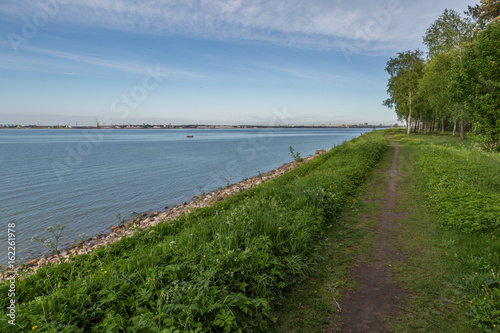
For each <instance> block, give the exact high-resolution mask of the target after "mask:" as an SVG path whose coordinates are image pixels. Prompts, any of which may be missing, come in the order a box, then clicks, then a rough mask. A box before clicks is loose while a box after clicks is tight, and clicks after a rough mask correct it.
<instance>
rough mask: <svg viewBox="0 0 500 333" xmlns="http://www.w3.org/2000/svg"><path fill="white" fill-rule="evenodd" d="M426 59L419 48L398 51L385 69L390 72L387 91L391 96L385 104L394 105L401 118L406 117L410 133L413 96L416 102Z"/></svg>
mask: <svg viewBox="0 0 500 333" xmlns="http://www.w3.org/2000/svg"><path fill="white" fill-rule="evenodd" d="M423 68H424V60H423V59H422V52H421V51H419V50H414V51H406V52H402V53H401V52H400V53H398V56H397V57H396V58H391V59H390V60H389V61H388V62H387V66H386V68H385V71H386V72H387V73H388V74H389V76H390V77H389V82H388V83H387V93H388V94H389V96H390V98H388V99H387V100H385V101H384V102H383V104H384V105H385V106H387V107H390V108H392V107H394V109H395V111H396V114H397V116H398V119H399V120H402V119H405V120H406V121H407V125H408V134H409V130H410V128H411V117H412V96H413V103H415V101H414V100H415V98H416V93H417V91H418V82H419V80H420V78H421V77H422V75H423V72H422V70H423Z"/></svg>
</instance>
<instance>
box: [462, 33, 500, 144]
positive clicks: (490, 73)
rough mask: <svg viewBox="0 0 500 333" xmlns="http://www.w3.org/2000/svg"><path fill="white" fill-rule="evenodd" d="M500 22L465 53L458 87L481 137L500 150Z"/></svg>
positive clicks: (482, 35)
mask: <svg viewBox="0 0 500 333" xmlns="http://www.w3.org/2000/svg"><path fill="white" fill-rule="evenodd" d="M499 43H500V23H492V24H489V25H488V27H487V28H486V29H485V30H484V31H482V32H481V33H480V34H479V36H478V37H477V43H476V44H475V45H474V46H473V47H472V48H471V49H470V50H469V51H468V52H467V53H466V54H465V56H464V59H463V67H462V71H461V72H460V73H459V75H458V76H457V78H456V81H457V85H456V90H457V93H458V94H459V95H461V96H462V98H463V99H464V100H465V101H466V105H467V106H468V109H469V110H470V112H471V116H472V118H473V120H474V125H475V127H476V130H477V134H478V138H479V139H480V141H481V142H482V143H483V144H484V145H485V147H486V148H488V149H490V150H497V151H500V48H499V47H498V45H499Z"/></svg>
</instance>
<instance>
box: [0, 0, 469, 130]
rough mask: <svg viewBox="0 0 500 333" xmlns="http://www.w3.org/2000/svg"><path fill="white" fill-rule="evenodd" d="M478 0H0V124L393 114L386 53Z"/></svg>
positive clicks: (353, 118) (415, 41) (330, 119)
mask: <svg viewBox="0 0 500 333" xmlns="http://www.w3.org/2000/svg"><path fill="white" fill-rule="evenodd" d="M475 3H476V2H471V1H462V0H422V1H410V0H384V1H375V0H370V1H368V0H352V1H338V0H329V1H327V0H310V1H303V0H268V1H261V0H247V1H243V0H220V1H215V0H198V1H188V0H182V1H181V0H163V1H158V0H150V1H144V2H139V1H129V0H79V1H72V0H39V1H31V0H23V1H18V0H3V1H2V2H1V3H0V17H1V23H0V31H1V32H2V33H1V36H2V38H1V40H0V91H1V93H0V94H1V95H0V96H1V99H0V103H1V104H0V124H4V123H18V122H21V123H22V124H35V123H38V122H39V123H40V124H49V123H50V124H55V123H61V124H67V123H71V124H72V125H74V124H75V123H76V122H78V123H79V124H85V125H87V124H95V121H96V119H98V120H99V121H100V122H105V123H108V124H109V123H114V124H127V123H143V122H146V123H158V124H163V123H166V124H168V123H172V124H192V123H200V124H201V123H204V124H207V123H208V124H268V125H271V124H278V123H279V124H282V123H286V124H306V125H307V124H330V123H331V124H343V123H360V122H363V123H364V122H368V123H376V124H378V123H385V124H391V123H394V122H396V117H395V115H394V112H393V111H392V110H389V109H387V108H385V107H383V106H382V101H383V100H384V99H385V98H387V96H386V83H387V75H386V73H385V72H384V67H385V64H386V62H387V60H388V59H389V58H390V57H394V56H395V55H396V52H399V51H405V50H408V49H414V48H420V49H422V50H425V48H424V46H423V45H422V36H423V35H424V33H425V30H426V28H427V27H428V26H429V25H430V24H431V23H432V22H433V21H434V20H435V19H437V18H438V16H439V15H440V14H441V13H442V12H443V11H444V9H445V8H449V9H455V10H457V11H459V12H463V11H464V10H466V9H467V5H474V4H475Z"/></svg>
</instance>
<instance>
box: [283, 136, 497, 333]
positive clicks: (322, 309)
mask: <svg viewBox="0 0 500 333" xmlns="http://www.w3.org/2000/svg"><path fill="white" fill-rule="evenodd" d="M389 133H390V134H391V139H392V140H394V141H395V142H396V143H397V144H398V145H399V147H400V155H399V162H398V164H399V167H398V169H399V185H398V194H399V195H398V202H397V207H396V212H399V213H402V218H401V219H400V220H399V221H398V224H399V226H398V227H396V228H395V229H394V231H393V232H394V239H395V242H394V248H395V250H396V249H397V248H402V249H404V250H405V252H406V254H407V260H406V261H405V262H396V261H395V262H390V263H388V264H391V266H392V267H393V273H394V278H395V279H396V280H397V281H398V282H400V283H403V284H404V285H405V287H406V288H407V289H409V290H410V291H411V293H412V296H411V297H410V298H409V299H408V306H407V308H406V309H405V311H404V313H402V314H399V315H398V316H396V317H395V318H390V319H389V324H390V327H391V328H392V330H393V331H394V332H474V331H477V332H490V331H491V332H493V331H498V330H499V328H500V290H499V289H498V288H499V282H500V278H499V269H500V258H499V253H500V230H499V225H500V155H498V154H492V153H488V152H485V151H483V150H482V149H481V147H480V146H479V145H477V144H475V143H474V142H473V141H472V140H466V141H464V142H461V141H460V140H459V139H458V138H457V137H452V136H451V135H437V134H434V135H417V134H412V135H411V136H410V138H407V137H406V135H404V133H403V131H402V130H400V131H397V130H390V131H389ZM391 158H392V149H390V150H389V151H388V152H387V153H386V154H385V155H384V156H383V157H382V159H381V161H380V163H379V165H378V166H377V167H376V168H378V169H379V170H380V171H384V170H387V169H388V168H389V165H390V160H391ZM386 182H387V176H386V174H385V173H384V172H377V173H374V175H373V179H372V181H371V182H368V183H367V184H366V185H365V189H364V191H362V192H361V195H360V196H358V197H357V198H355V199H354V200H355V201H353V205H352V207H351V209H350V210H349V211H348V212H347V213H346V214H344V216H343V218H342V219H341V221H340V222H339V223H338V224H337V226H339V227H341V229H339V230H333V231H331V232H330V231H329V232H326V233H325V235H326V237H325V239H324V241H323V248H322V252H323V253H324V258H325V260H324V261H322V262H319V263H318V264H317V265H314V266H313V268H314V269H313V274H312V275H311V276H310V277H309V278H308V280H306V281H305V282H304V283H302V284H299V285H298V286H296V287H294V288H293V289H292V291H290V292H288V293H286V294H285V298H284V300H283V306H282V308H281V309H280V311H279V314H278V318H279V319H278V323H277V325H276V326H277V328H278V330H279V331H281V332H292V331H293V332H319V331H321V329H322V328H323V327H324V326H325V324H327V323H329V322H330V321H335V320H336V319H334V318H332V317H331V316H330V317H329V315H330V314H331V313H335V310H336V304H335V300H339V299H340V298H341V296H342V291H343V289H344V287H345V286H348V287H350V288H352V287H354V288H355V285H354V284H353V281H352V279H351V278H350V277H349V276H348V274H347V268H346V267H348V266H349V264H350V263H351V262H352V260H353V257H355V258H357V260H360V261H368V262H370V260H371V258H370V250H371V248H372V246H373V239H374V235H375V231H374V225H375V223H376V222H375V221H374V218H376V216H377V215H378V212H379V210H380V209H381V202H380V201H379V200H380V199H381V198H383V191H382V190H383V188H384V187H385V184H386ZM332 300H334V301H333V302H332Z"/></svg>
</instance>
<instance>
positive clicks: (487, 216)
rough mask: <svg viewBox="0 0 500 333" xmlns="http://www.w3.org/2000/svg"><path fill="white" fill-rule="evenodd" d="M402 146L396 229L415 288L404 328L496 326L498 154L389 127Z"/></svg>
mask: <svg viewBox="0 0 500 333" xmlns="http://www.w3.org/2000/svg"><path fill="white" fill-rule="evenodd" d="M393 133H394V134H393V135H391V138H392V139H393V140H395V141H396V142H397V143H398V145H399V146H400V148H401V153H400V174H401V179H400V189H399V191H400V193H401V197H400V202H399V209H400V210H402V211H406V212H407V214H406V217H405V218H404V219H403V220H402V221H401V225H402V228H401V230H400V233H399V235H398V240H399V244H400V246H401V247H403V248H404V249H405V250H406V251H407V253H408V257H409V260H408V262H407V263H404V264H395V277H396V278H399V279H400V281H402V282H404V283H405V285H406V286H407V287H408V288H409V289H410V291H411V292H412V293H413V296H412V298H411V300H410V303H409V307H408V309H407V311H408V314H407V315H406V316H402V317H401V318H398V320H395V321H393V323H394V326H393V328H394V330H395V331H398V332H399V331H401V332H410V331H411V332H471V331H478V332H493V331H498V330H499V328H500V290H499V289H498V288H499V283H500V279H499V273H498V272H499V269H500V258H499V253H500V238H499V236H500V230H499V226H500V155H498V154H495V153H489V152H485V151H483V149H482V148H481V147H480V146H479V145H477V144H475V143H474V142H473V141H471V140H466V141H464V142H462V141H460V140H459V139H458V138H456V137H452V136H451V135H438V134H434V135H417V134H412V135H411V136H410V137H409V138H408V137H406V136H405V135H404V134H403V133H402V132H393Z"/></svg>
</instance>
